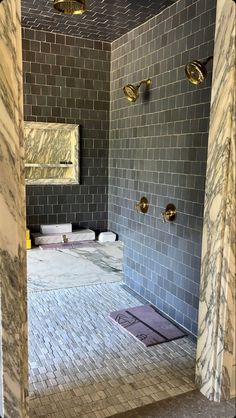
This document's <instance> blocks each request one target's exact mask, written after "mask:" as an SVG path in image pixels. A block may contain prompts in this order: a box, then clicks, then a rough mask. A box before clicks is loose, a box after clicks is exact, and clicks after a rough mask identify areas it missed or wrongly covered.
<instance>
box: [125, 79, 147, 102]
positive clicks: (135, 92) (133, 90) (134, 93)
mask: <svg viewBox="0 0 236 418" xmlns="http://www.w3.org/2000/svg"><path fill="white" fill-rule="evenodd" d="M141 84H146V87H149V86H150V85H151V79H150V78H148V79H147V80H142V81H140V82H139V83H138V84H137V85H136V86H135V85H134V84H127V85H126V86H124V87H123V92H124V93H125V96H126V97H127V99H128V100H129V102H136V100H137V98H138V97H139V87H140V86H141Z"/></svg>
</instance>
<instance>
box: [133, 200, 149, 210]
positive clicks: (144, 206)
mask: <svg viewBox="0 0 236 418" xmlns="http://www.w3.org/2000/svg"><path fill="white" fill-rule="evenodd" d="M148 208H149V203H148V200H147V198H146V197H144V196H143V197H141V199H140V201H139V202H137V203H136V205H135V209H136V210H137V212H142V213H147V211H148Z"/></svg>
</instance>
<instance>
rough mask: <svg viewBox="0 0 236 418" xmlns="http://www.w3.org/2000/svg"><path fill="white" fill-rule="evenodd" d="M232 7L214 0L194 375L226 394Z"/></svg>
mask: <svg viewBox="0 0 236 418" xmlns="http://www.w3.org/2000/svg"><path fill="white" fill-rule="evenodd" d="M235 8H236V5H235V3H234V1H233V0H218V1H217V12H216V32H215V48H214V61H213V80H212V97H211V113H210V131H209V145H208V161H207V175H206V192H205V212H204V227H203V242H202V268H201V288H200V305H199V336H198V346H197V366H196V381H197V384H198V385H199V387H200V390H201V392H202V393H203V394H204V395H205V396H206V397H207V398H209V399H210V400H215V401H220V400H222V399H229V398H230V395H232V384H233V383H232V369H233V364H234V362H235V359H234V355H233V351H234V345H235V255H236V254H235V224H236V221H235V204H236V202H235V172H236V170H235V164H236V163H235V114H236V102H235V99H236V96H235V81H236V73H235V40H236V39H235Z"/></svg>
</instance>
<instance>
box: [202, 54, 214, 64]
mask: <svg viewBox="0 0 236 418" xmlns="http://www.w3.org/2000/svg"><path fill="white" fill-rule="evenodd" d="M212 59H213V55H211V56H210V57H208V58H207V59H206V60H205V61H203V62H202V64H203V65H207V63H208V62H209V61H210V60H212Z"/></svg>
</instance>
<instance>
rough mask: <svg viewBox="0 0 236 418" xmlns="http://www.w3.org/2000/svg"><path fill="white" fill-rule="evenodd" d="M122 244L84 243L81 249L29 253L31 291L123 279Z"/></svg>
mask: <svg viewBox="0 0 236 418" xmlns="http://www.w3.org/2000/svg"><path fill="white" fill-rule="evenodd" d="M122 256H123V252H122V243H121V242H114V243H103V244H101V243H99V242H96V243H94V244H93V245H90V244H89V243H88V244H86V243H85V244H84V245H80V246H79V247H78V248H58V249H47V250H45V251H44V250H41V249H33V250H29V251H28V252H27V272H28V288H29V291H30V292H36V291H41V290H53V289H62V288H71V287H78V286H88V285H91V284H98V283H110V282H118V281H121V280H122Z"/></svg>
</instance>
